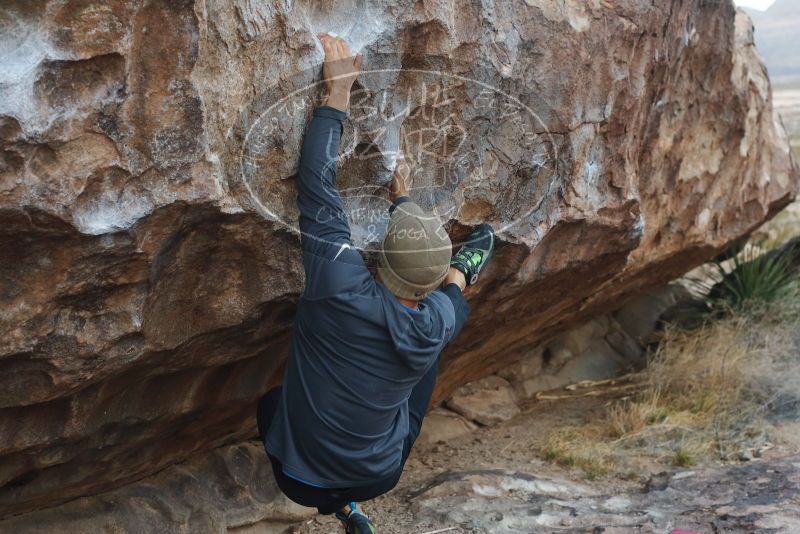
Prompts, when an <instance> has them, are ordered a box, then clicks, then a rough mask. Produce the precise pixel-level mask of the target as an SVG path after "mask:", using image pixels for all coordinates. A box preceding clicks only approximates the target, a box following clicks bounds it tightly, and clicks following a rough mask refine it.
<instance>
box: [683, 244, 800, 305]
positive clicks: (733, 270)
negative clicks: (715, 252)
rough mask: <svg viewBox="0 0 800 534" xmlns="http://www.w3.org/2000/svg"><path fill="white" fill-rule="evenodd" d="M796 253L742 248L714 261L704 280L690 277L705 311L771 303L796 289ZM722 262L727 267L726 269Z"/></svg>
mask: <svg viewBox="0 0 800 534" xmlns="http://www.w3.org/2000/svg"><path fill="white" fill-rule="evenodd" d="M795 258H796V252H795V250H794V249H792V248H789V249H786V250H775V251H772V252H767V253H765V254H760V255H759V252H758V250H757V249H755V248H745V249H744V250H742V251H741V252H740V253H739V254H736V255H733V256H731V257H730V259H729V260H725V261H721V260H718V261H715V262H714V263H713V264H712V267H711V273H710V276H709V277H708V279H706V280H702V281H700V280H694V281H693V282H694V285H695V286H696V288H697V289H699V290H700V291H701V292H702V293H703V294H704V295H705V297H704V302H703V307H704V308H705V310H704V311H705V312H706V314H711V315H715V314H720V313H725V312H727V311H730V310H737V309H740V308H742V307H743V306H744V305H745V304H753V303H759V302H772V301H774V300H776V299H778V298H782V297H785V296H787V295H788V294H791V293H792V292H795V291H797V289H798V281H799V280H800V278H798V272H797V268H796V267H795V265H794V261H795ZM726 264H728V265H727V268H726Z"/></svg>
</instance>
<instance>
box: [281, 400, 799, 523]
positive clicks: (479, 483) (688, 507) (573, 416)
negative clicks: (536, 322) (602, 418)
mask: <svg viewBox="0 0 800 534" xmlns="http://www.w3.org/2000/svg"><path fill="white" fill-rule="evenodd" d="M603 401H604V397H602V396H601V397H599V398H598V397H596V398H591V399H586V398H584V399H572V400H568V401H557V402H552V401H551V402H541V403H538V404H537V405H535V406H531V407H529V409H528V410H526V411H524V412H523V413H521V414H520V415H518V416H517V417H516V418H514V419H512V420H511V421H510V422H508V423H505V424H503V425H500V426H498V427H495V428H482V429H480V430H478V431H476V432H474V433H473V434H472V435H470V436H469V437H468V438H462V439H459V440H449V441H447V442H442V443H439V444H434V445H427V446H423V447H420V448H419V449H418V450H416V451H415V452H414V453H413V454H412V457H411V459H410V460H409V466H408V469H407V472H406V473H405V475H404V476H403V479H402V480H401V483H400V486H399V487H398V488H397V489H396V490H395V491H394V492H392V493H391V494H389V495H386V496H384V497H381V498H379V499H377V500H376V501H374V502H373V503H370V504H369V505H368V507H367V508H366V511H367V512H368V513H371V514H372V515H373V516H374V518H375V521H376V523H377V524H378V527H379V531H380V532H382V533H391V534H408V533H415V534H419V533H432V532H442V533H443V532H453V533H515V534H519V533H551V532H573V533H587V532H593V533H599V532H605V533H614V534H629V533H637V532H643V533H644V532H646V533H667V532H670V531H671V530H672V529H676V528H683V529H688V530H691V531H695V532H698V533H721V532H729V533H752V532H763V533H767V532H770V533H779V532H780V533H785V534H791V533H793V532H796V531H797V525H800V455H798V452H800V449H798V442H797V440H796V439H791V438H790V439H788V440H786V441H785V442H784V443H783V444H782V445H780V446H778V447H777V448H776V449H773V450H771V451H769V453H768V454H767V455H765V457H762V458H755V459H752V460H751V461H748V462H741V463H730V464H721V465H711V466H705V467H698V468H690V469H687V468H677V467H674V466H671V465H668V464H659V463H652V464H650V465H649V466H647V467H643V468H641V469H640V470H638V471H636V472H629V473H625V474H624V476H623V475H617V476H611V477H604V478H602V479H600V480H595V481H590V480H586V479H585V478H584V477H582V476H581V474H580V473H579V472H578V471H570V470H568V469H565V468H562V467H559V466H555V465H553V464H551V463H548V462H545V461H543V460H542V459H541V457H540V452H541V447H542V445H543V439H544V437H545V436H546V435H547V433H548V432H550V431H552V430H555V429H558V428H562V427H564V426H565V425H569V424H574V423H576V422H582V421H585V420H587V419H590V418H592V417H596V416H598V414H599V411H600V407H601V406H602V403H603ZM789 426H790V425H787V431H788V432H789V433H790V434H791V433H794V432H796V430H797V429H796V428H789ZM336 527H337V523H336V521H335V520H333V519H329V518H315V519H311V520H309V521H307V522H305V523H304V524H303V525H302V526H300V527H299V528H296V529H294V530H293V532H297V533H303V534H310V533H315V534H321V533H331V532H336Z"/></svg>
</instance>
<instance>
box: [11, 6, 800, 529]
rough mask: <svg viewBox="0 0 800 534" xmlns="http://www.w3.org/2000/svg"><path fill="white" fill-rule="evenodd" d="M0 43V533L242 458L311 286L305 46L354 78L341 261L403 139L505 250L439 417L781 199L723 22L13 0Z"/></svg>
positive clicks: (446, 386) (474, 301)
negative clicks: (36, 513) (125, 488)
mask: <svg viewBox="0 0 800 534" xmlns="http://www.w3.org/2000/svg"><path fill="white" fill-rule="evenodd" d="M0 21H2V28H3V29H2V32H0V142H2V148H1V150H0V296H2V306H0V333H1V334H2V336H0V339H2V341H0V517H2V516H9V515H12V514H19V513H23V512H26V511H30V510H33V509H38V508H43V507H48V506H52V505H54V504H56V503H60V502H63V501H67V500H69V499H73V498H75V497H79V496H84V495H87V494H93V493H97V492H100V491H104V490H109V489H112V488H114V487H117V486H120V485H123V484H125V483H127V482H130V481H132V480H135V479H138V478H141V477H143V476H145V475H147V474H150V473H153V472H156V471H158V470H160V469H162V468H164V467H165V466H166V465H168V464H170V463H174V462H177V461H180V460H182V459H184V458H186V457H188V456H189V455H190V454H192V453H193V452H195V451H200V450H206V449H210V448H213V447H216V446H220V445H223V444H226V443H229V442H235V441H238V440H241V439H243V438H246V437H249V436H252V435H254V432H255V430H254V429H255V427H254V411H255V401H256V399H257V398H258V396H259V395H260V394H261V393H263V392H264V391H265V390H266V389H267V388H268V387H269V386H270V385H272V384H274V383H277V382H278V381H279V380H280V375H281V369H282V365H283V363H284V361H285V358H286V355H287V346H288V342H289V339H290V335H291V327H292V319H293V314H294V310H295V305H296V302H297V299H298V297H299V295H300V292H301V291H302V286H303V272H302V266H301V262H300V253H299V236H298V233H297V230H296V219H297V212H296V208H295V205H294V198H295V193H296V186H295V180H294V177H293V175H294V173H295V171H296V166H297V157H298V147H299V144H300V141H301V138H302V134H303V126H304V123H305V121H306V120H307V118H308V116H309V114H310V111H311V109H312V107H313V105H314V102H315V101H316V100H317V99H318V97H319V92H320V91H319V89H320V88H319V86H318V82H319V76H320V72H319V71H320V68H319V63H320V59H321V50H320V47H319V45H318V43H317V42H316V41H315V37H314V35H315V33H316V32H318V31H327V30H331V31H334V32H337V33H339V34H341V35H344V36H345V37H346V38H347V39H348V40H349V41H350V42H351V43H352V44H353V45H354V46H355V47H357V48H359V49H360V50H362V52H363V53H364V55H365V68H366V69H367V71H368V72H365V73H364V74H363V76H362V77H361V79H360V82H359V83H358V84H357V86H356V88H355V89H356V94H355V95H354V98H353V107H352V111H351V119H350V120H349V121H348V124H347V127H346V129H345V132H344V143H343V147H342V154H341V160H340V163H339V170H340V172H339V185H340V187H341V188H342V189H343V190H344V191H345V206H346V208H347V212H348V215H349V217H350V218H351V223H352V226H353V238H354V241H355V242H356V244H358V245H360V246H362V247H364V249H365V250H366V251H367V252H368V251H369V249H370V248H371V247H372V246H373V245H374V243H375V241H376V240H377V239H378V238H379V236H380V233H381V231H382V225H385V217H384V216H383V213H384V210H385V208H386V197H385V191H384V190H383V189H382V187H381V186H382V185H383V184H385V182H386V181H387V180H388V178H389V176H390V173H391V169H392V167H393V164H394V163H393V162H394V159H395V152H396V150H397V148H398V147H400V146H404V147H405V150H406V154H407V157H408V159H409V161H410V162H411V163H412V166H413V168H414V173H415V182H414V187H415V192H414V194H415V196H416V197H417V199H418V201H419V202H420V204H422V205H424V206H425V207H426V208H428V209H431V210H434V211H435V212H436V213H437V214H439V215H440V216H441V217H442V218H443V219H444V220H446V221H447V223H448V228H449V230H450V231H451V234H452V235H453V238H454V241H455V242H457V241H458V239H459V238H461V237H462V236H464V235H465V234H466V233H467V232H468V231H469V228H470V226H472V225H474V224H476V223H479V222H483V221H488V222H491V223H493V224H494V225H495V226H496V227H497V228H498V234H499V241H500V243H499V246H498V250H497V254H496V257H495V259H494V261H493V264H492V265H491V267H490V269H489V270H488V271H487V272H486V274H485V276H484V278H483V280H482V282H481V284H479V285H478V286H477V287H475V288H474V289H472V290H471V291H470V293H469V300H470V302H471V305H472V310H473V313H472V317H471V319H470V322H469V323H468V325H467V327H466V328H465V330H464V331H463V333H462V334H461V336H460V337H459V339H458V340H457V341H456V342H454V343H453V344H452V345H451V346H450V347H449V348H448V350H447V351H446V353H445V355H444V358H443V362H442V372H441V379H440V381H439V385H438V389H437V394H436V395H437V398H440V399H441V398H443V397H444V396H445V395H446V394H448V393H450V392H452V391H453V390H454V389H455V388H456V387H457V386H459V385H461V384H463V383H466V382H468V381H471V380H475V379H478V378H481V377H483V376H486V375H487V374H490V373H493V372H495V371H497V370H498V369H500V368H502V367H504V366H506V365H508V364H509V363H512V362H513V361H514V360H515V359H517V358H519V357H520V356H522V355H523V354H525V353H526V352H528V351H530V350H531V348H533V347H535V346H537V345H539V344H541V343H542V342H543V341H544V340H546V339H548V338H550V337H551V336H552V335H553V334H555V333H556V332H558V331H561V330H563V329H565V328H567V327H569V326H571V325H574V324H579V323H581V322H585V321H586V320H587V319H588V318H590V317H592V316H594V315H597V314H599V313H601V312H606V311H610V310H612V309H614V308H616V307H618V306H619V304H620V303H621V302H622V300H623V299H625V298H626V297H628V296H629V295H632V294H635V293H636V292H639V291H641V290H643V289H646V288H649V287H653V286H655V285H659V284H662V283H664V282H665V281H668V280H670V279H671V278H673V277H675V276H677V275H679V274H681V273H683V272H685V271H686V270H688V269H690V268H692V267H693V266H695V265H697V264H699V263H700V262H703V261H704V260H706V259H708V258H710V257H712V256H714V255H715V254H717V253H718V252H719V251H721V250H722V249H724V248H725V247H726V246H727V244H729V243H730V242H732V241H734V240H737V239H739V238H741V237H742V236H744V235H746V234H748V233H749V232H750V231H752V230H753V229H754V228H756V227H757V226H758V225H759V224H761V223H762V222H763V221H765V220H766V219H768V218H769V217H771V216H772V215H773V214H774V213H775V212H776V211H777V210H779V209H780V208H781V207H782V206H784V205H785V204H786V203H787V202H789V201H790V200H791V199H792V198H793V197H794V195H795V193H796V191H797V187H798V174H797V169H796V167H793V165H794V164H793V162H792V161H791V159H790V156H789V150H788V145H787V142H786V139H785V135H784V134H783V131H782V128H781V126H780V124H779V122H777V121H776V120H775V118H774V116H773V110H772V105H771V102H770V86H769V82H768V79H767V75H766V71H765V69H764V67H763V65H762V63H761V61H760V60H759V58H758V55H757V53H756V51H755V49H754V47H753V42H752V29H751V24H750V23H749V21H748V19H747V18H746V16H744V15H743V14H742V13H741V12H737V11H736V10H735V8H734V7H733V5H732V4H731V3H730V2H729V1H725V2H702V1H700V0H692V1H686V2H679V1H677V0H673V1H665V2H657V3H653V2H645V1H643V0H623V1H618V2H604V1H595V2H583V1H579V0H567V1H566V2H564V1H558V2H556V1H553V0H526V1H525V2H498V3H486V2H478V1H457V2H451V3H447V2H435V1H428V0H424V1H412V0H402V1H396V0H393V1H389V0H378V1H375V2H365V1H364V0H352V1H350V2H347V1H344V0H341V1H335V0H324V1H318V0H296V1H294V2H252V1H250V0H206V1H204V2H198V1H193V0H111V1H108V0H66V1H62V0H58V1H56V0H51V1H48V0H11V1H6V2H3V5H2V7H0ZM401 125H402V128H401ZM367 256H368V257H369V254H367Z"/></svg>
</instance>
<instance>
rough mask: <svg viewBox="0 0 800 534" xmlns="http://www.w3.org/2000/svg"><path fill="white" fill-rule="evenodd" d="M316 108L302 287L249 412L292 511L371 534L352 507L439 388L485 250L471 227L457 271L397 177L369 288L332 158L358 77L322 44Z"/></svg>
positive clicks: (305, 177) (304, 194)
mask: <svg viewBox="0 0 800 534" xmlns="http://www.w3.org/2000/svg"><path fill="white" fill-rule="evenodd" d="M319 38H320V40H321V41H322V43H323V47H324V49H325V63H324V67H323V77H324V79H325V83H326V88H327V99H326V102H325V105H323V106H321V107H318V108H317V109H315V110H314V113H313V118H312V120H311V123H310V124H309V126H308V129H307V131H306V135H305V139H304V141H303V148H302V153H301V156H300V168H299V178H298V205H299V209H300V231H301V244H302V249H303V264H304V267H305V275H306V285H305V290H304V292H303V295H302V297H301V298H300V301H299V303H298V307H297V316H296V318H295V324H294V336H293V339H292V347H291V355H290V358H289V361H288V364H287V367H286V372H285V374H284V378H283V385H282V387H277V388H274V389H272V390H270V391H269V392H268V393H267V394H266V395H264V397H262V399H261V401H260V402H259V406H258V415H257V417H258V428H259V433H260V436H261V439H262V441H264V445H265V449H266V451H267V454H268V456H269V459H270V461H271V463H272V468H273V472H274V475H275V479H276V481H277V483H278V486H279V487H280V488H281V490H282V491H283V492H284V493H285V494H286V495H287V496H288V497H289V498H290V499H291V500H293V501H295V502H297V503H299V504H301V505H304V506H311V507H316V508H317V509H318V510H319V512H320V513H322V514H333V513H335V514H336V517H338V518H339V519H340V520H341V521H342V523H343V524H344V527H345V531H346V532H348V533H359V534H360V533H370V534H371V533H374V532H375V529H374V527H373V525H372V523H371V521H370V520H369V519H368V518H367V516H366V515H364V514H363V513H362V512H361V510H360V509H359V508H358V506H357V504H356V503H359V502H363V501H367V500H370V499H373V498H375V497H377V496H379V495H381V494H383V493H386V492H387V491H389V490H390V489H392V488H393V487H394V486H395V485H396V484H397V482H398V480H399V478H400V475H401V473H402V471H403V465H404V464H405V461H406V458H408V455H409V452H410V450H411V446H412V445H413V443H414V440H415V439H416V438H417V435H418V434H419V431H420V427H421V425H422V418H423V417H424V415H425V411H426V409H427V406H428V403H429V401H430V398H431V394H432V392H433V387H434V384H435V382H436V374H437V370H438V365H439V354H440V353H441V352H442V349H444V347H445V346H446V345H447V344H448V343H449V342H450V341H452V339H453V338H454V337H455V336H456V335H458V332H459V331H460V330H461V328H462V326H463V325H464V322H465V321H466V319H467V315H468V314H469V307H468V305H467V302H466V300H465V299H464V297H463V296H462V294H461V291H462V290H463V289H464V288H465V287H466V286H467V285H471V284H474V283H475V282H476V281H477V280H478V275H479V273H480V272H481V271H482V270H483V269H484V267H485V266H486V264H487V262H488V261H489V257H490V256H491V254H492V249H493V246H494V233H493V231H492V228H491V226H489V225H488V224H484V225H481V226H479V227H478V228H477V229H476V230H475V231H474V232H473V233H472V234H471V235H470V237H469V238H468V240H467V242H466V244H465V245H464V246H463V247H462V248H461V250H460V251H459V252H458V253H457V254H456V255H455V256H453V257H451V254H452V245H451V242H450V238H449V237H448V235H447V233H446V232H445V230H444V228H443V227H442V226H441V222H440V221H439V220H438V218H437V217H435V216H433V215H430V214H427V213H425V212H424V211H423V210H422V209H421V208H420V207H419V206H418V205H417V204H415V203H414V202H413V201H412V200H411V199H410V198H409V196H408V184H407V181H408V174H409V171H408V166H407V165H405V163H404V162H400V164H399V165H398V168H397V171H396V172H395V176H394V178H393V180H392V186H391V189H390V192H389V197H390V199H391V200H392V205H391V207H390V208H389V212H390V218H389V224H388V230H387V232H386V236H385V238H384V240H383V243H382V246H381V250H380V252H379V265H378V270H377V279H375V278H373V277H372V275H371V274H370V272H369V271H368V270H367V267H366V265H365V264H364V261H363V259H362V257H361V255H360V254H359V252H358V251H357V250H355V249H354V248H353V247H352V246H351V243H350V228H349V226H348V223H347V217H346V216H345V214H344V211H343V209H342V202H341V198H340V197H339V193H338V191H337V190H336V166H335V162H336V157H337V154H338V151H339V142H340V138H341V134H342V125H343V122H344V120H345V119H346V117H347V113H346V110H347V107H348V104H349V99H350V89H351V87H352V85H353V82H354V81H355V80H356V77H357V76H358V74H359V71H360V67H361V55H360V54H359V55H357V56H356V57H352V56H351V54H350V50H349V48H348V45H347V43H345V42H344V41H342V40H341V39H338V38H335V37H331V36H329V35H324V34H323V35H320V36H319Z"/></svg>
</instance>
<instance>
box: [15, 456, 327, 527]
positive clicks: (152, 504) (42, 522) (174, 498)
mask: <svg viewBox="0 0 800 534" xmlns="http://www.w3.org/2000/svg"><path fill="white" fill-rule="evenodd" d="M315 514H316V510H315V509H312V508H304V507H302V506H298V505H296V504H294V503H293V502H292V501H290V500H289V499H288V498H286V497H285V496H284V495H283V493H281V491H280V489H278V486H277V485H276V484H275V482H274V479H273V478H272V473H271V467H270V464H269V461H268V460H267V457H266V455H265V454H264V449H263V447H262V446H261V445H260V444H256V443H255V442H245V443H240V444H237V445H230V446H226V447H220V448H218V449H215V450H213V451H211V452H209V453H207V454H199V455H195V456H194V457H193V458H192V459H191V460H189V461H186V462H182V463H179V464H176V465H173V466H170V467H168V468H167V469H165V470H163V471H161V472H160V473H158V474H156V475H153V476H150V477H147V478H145V479H143V480H140V481H138V482H135V483H133V484H129V485H127V486H125V487H123V488H120V489H116V490H113V491H109V492H106V493H103V494H100V495H97V496H91V497H83V498H80V499H76V500H74V501H71V502H69V503H66V504H64V505H61V506H58V507H53V508H48V509H45V510H42V511H39V512H33V513H30V514H23V515H19V516H16V517H12V518H10V519H6V520H0V532H27V533H38V534H60V533H63V532H75V533H87V534H88V533H93V532H108V533H112V532H187V533H189V532H198V533H200V532H237V533H238V534H243V533H249V532H252V533H253V534H255V533H258V534H278V533H281V532H285V531H286V530H287V528H288V527H289V526H291V525H293V524H296V523H298V522H300V521H303V520H305V519H308V518H309V517H312V516H314V515H315Z"/></svg>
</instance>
